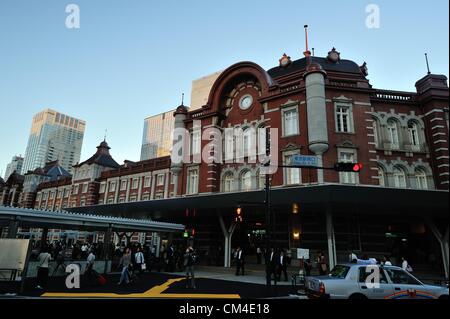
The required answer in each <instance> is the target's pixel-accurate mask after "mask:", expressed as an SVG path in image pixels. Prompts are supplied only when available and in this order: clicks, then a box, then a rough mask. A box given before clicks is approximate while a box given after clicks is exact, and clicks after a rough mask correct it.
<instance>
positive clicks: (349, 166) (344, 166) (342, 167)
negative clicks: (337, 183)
mask: <svg viewBox="0 0 450 319" xmlns="http://www.w3.org/2000/svg"><path fill="white" fill-rule="evenodd" d="M362 168H363V164H361V163H342V162H341V163H336V164H335V165H334V170H335V171H337V172H353V173H359V172H360V171H361V169H362Z"/></svg>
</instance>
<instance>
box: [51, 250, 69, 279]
mask: <svg viewBox="0 0 450 319" xmlns="http://www.w3.org/2000/svg"><path fill="white" fill-rule="evenodd" d="M65 254H66V252H65V250H60V251H59V253H58V255H57V256H56V267H55V269H54V270H53V272H52V277H53V276H54V275H55V274H56V273H57V272H58V269H59V268H62V271H63V273H65V272H66V263H65V261H66V256H65Z"/></svg>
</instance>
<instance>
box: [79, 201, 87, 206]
mask: <svg viewBox="0 0 450 319" xmlns="http://www.w3.org/2000/svg"><path fill="white" fill-rule="evenodd" d="M84 206H86V201H85V200H84V199H82V200H81V201H80V207H84Z"/></svg>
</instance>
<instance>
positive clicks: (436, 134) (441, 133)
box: [433, 132, 447, 137]
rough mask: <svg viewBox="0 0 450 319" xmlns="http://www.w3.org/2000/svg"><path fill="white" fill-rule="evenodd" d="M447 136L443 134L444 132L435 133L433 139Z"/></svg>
mask: <svg viewBox="0 0 450 319" xmlns="http://www.w3.org/2000/svg"><path fill="white" fill-rule="evenodd" d="M446 135H447V134H445V133H443V132H439V133H434V134H433V137H436V136H446Z"/></svg>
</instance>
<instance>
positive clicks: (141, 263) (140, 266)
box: [134, 248, 146, 274]
mask: <svg viewBox="0 0 450 319" xmlns="http://www.w3.org/2000/svg"><path fill="white" fill-rule="evenodd" d="M134 260H135V265H136V267H135V271H136V270H139V273H140V274H142V273H143V272H144V271H145V269H146V265H145V257H144V253H143V252H142V251H141V248H138V249H137V251H136V254H135V256H134Z"/></svg>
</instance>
